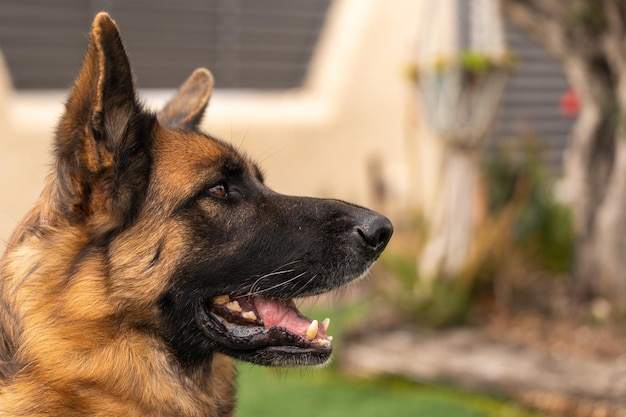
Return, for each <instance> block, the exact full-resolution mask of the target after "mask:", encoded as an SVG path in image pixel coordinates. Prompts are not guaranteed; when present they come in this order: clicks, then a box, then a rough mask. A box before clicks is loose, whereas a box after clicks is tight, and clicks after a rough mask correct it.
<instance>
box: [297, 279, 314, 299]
mask: <svg viewBox="0 0 626 417" xmlns="http://www.w3.org/2000/svg"><path fill="white" fill-rule="evenodd" d="M317 275H318V274H315V275H313V276H312V277H311V279H310V280H308V281H307V282H305V283H304V285H302V287H300V289H299V290H298V291H296V293H295V294H294V298H296V297H297V296H299V295H300V294H302V293H303V292H304V290H306V287H308V286H309V284H310V283H312V282H313V280H315V278H317Z"/></svg>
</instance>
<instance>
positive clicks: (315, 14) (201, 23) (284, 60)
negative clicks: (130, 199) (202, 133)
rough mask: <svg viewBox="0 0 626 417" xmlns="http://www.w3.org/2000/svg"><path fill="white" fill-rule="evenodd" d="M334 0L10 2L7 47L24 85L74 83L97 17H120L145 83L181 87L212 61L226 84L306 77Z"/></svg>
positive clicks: (2, 21)
mask: <svg viewBox="0 0 626 417" xmlns="http://www.w3.org/2000/svg"><path fill="white" fill-rule="evenodd" d="M329 2H330V0H298V1H292V0H263V1H259V0H178V1H175V2H174V1H169V0H91V1H85V0H56V1H54V2H51V1H48V0H28V1H23V0H2V3H1V4H0V49H1V50H2V52H3V53H4V55H5V59H6V61H7V64H8V66H9V69H10V71H11V75H12V77H13V82H14V84H15V86H16V87H17V88H18V89H42V88H43V89H47V88H66V87H68V86H70V85H71V83H72V81H73V79H74V76H75V75H76V73H77V71H78V67H79V65H80V62H81V59H82V55H83V53H84V48H85V46H86V42H87V35H88V32H89V29H90V24H91V19H92V18H93V16H94V15H95V13H97V12H98V11H100V10H105V11H108V12H109V13H110V14H111V15H112V17H113V18H114V19H115V21H116V22H117V23H118V25H119V27H120V30H121V32H122V38H123V39H124V43H125V45H126V49H127V51H128V53H129V55H130V58H131V61H132V65H133V69H134V72H135V75H136V78H137V83H138V86H139V87H143V88H171V87H176V86H178V85H179V84H180V82H181V81H182V80H183V79H184V78H185V77H187V76H188V75H189V74H190V73H191V71H192V70H193V69H195V68H197V67H199V66H205V67H208V68H210V69H211V71H213V73H214V75H215V78H216V83H217V86H218V87H220V88H261V89H284V88H291V87H297V86H299V85H300V84H301V83H302V80H303V77H304V75H305V71H306V68H307V65H308V62H309V59H310V57H311V54H312V51H313V48H314V47H315V44H316V42H317V38H318V35H319V33H320V30H321V26H322V24H323V21H324V17H325V15H326V11H327V8H328V5H329Z"/></svg>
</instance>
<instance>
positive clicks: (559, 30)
mask: <svg viewBox="0 0 626 417" xmlns="http://www.w3.org/2000/svg"><path fill="white" fill-rule="evenodd" d="M501 1H502V4H503V6H504V7H503V10H504V11H505V14H506V15H507V16H508V17H509V18H510V19H511V21H513V22H514V23H516V24H517V25H519V26H520V27H521V28H523V29H525V30H526V31H527V32H528V33H530V34H531V35H533V36H534V37H535V38H536V39H537V40H538V41H539V42H540V43H542V44H543V46H544V47H545V48H546V49H547V50H549V51H550V52H552V53H553V54H554V55H555V56H556V57H557V58H558V59H559V60H560V61H561V63H562V65H563V68H564V71H565V74H566V76H567V78H568V81H569V82H570V85H571V86H572V87H573V88H574V90H575V91H576V93H577V94H578V95H579V97H580V99H581V103H582V108H581V111H580V115H579V118H578V120H577V122H576V124H575V126H574V129H573V132H572V137H571V139H570V143H569V148H568V152H567V157H566V161H565V162H566V165H565V175H566V178H565V179H566V182H567V186H568V187H567V188H568V190H569V191H570V194H571V195H570V197H571V202H572V211H573V215H574V227H575V232H576V237H577V242H576V257H575V265H574V271H573V273H574V278H575V288H576V289H577V290H578V294H579V295H584V296H589V297H594V296H598V295H601V296H605V297H608V298H612V299H614V300H616V301H619V302H621V303H626V274H625V273H624V272H625V271H626V132H624V126H622V123H623V122H624V120H626V119H625V118H624V116H625V112H624V110H625V109H626V41H625V40H624V37H625V33H626V5H625V4H624V3H622V1H621V0H603V1H600V0H576V1H572V2H563V1H562V0H501Z"/></svg>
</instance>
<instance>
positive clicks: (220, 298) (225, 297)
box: [213, 295, 230, 305]
mask: <svg viewBox="0 0 626 417" xmlns="http://www.w3.org/2000/svg"><path fill="white" fill-rule="evenodd" d="M229 301H230V296H228V295H219V296H217V297H213V302H214V303H215V304H219V305H223V304H226V303H227V302H229Z"/></svg>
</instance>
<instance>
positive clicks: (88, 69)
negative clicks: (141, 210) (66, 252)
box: [55, 13, 155, 229]
mask: <svg viewBox="0 0 626 417" xmlns="http://www.w3.org/2000/svg"><path fill="white" fill-rule="evenodd" d="M151 117H152V120H150V117H149V116H148V115H147V113H144V112H143V111H142V109H141V107H140V106H139V104H138V102H137V100H136V97H135V89H134V83H133V76H132V72H131V68H130V63H129V61H128V57H127V55H126V51H125V49H124V45H123V44H122V40H121V38H120V34H119V31H118V29H117V26H116V25H115V22H113V20H112V19H111V18H110V17H109V15H108V14H106V13H99V14H98V15H97V16H96V17H95V19H94V21H93V26H92V30H91V35H90V38H89V45H88V47H87V53H86V54H85V58H84V60H83V64H82V67H81V70H80V73H79V75H78V78H77V79H76V82H75V83H74V87H73V89H72V91H71V93H70V95H69V98H68V100H67V103H66V106H65V112H64V114H63V116H62V117H61V121H60V123H59V127H58V130H57V135H56V156H57V167H56V168H57V169H56V181H55V184H56V201H55V206H57V207H58V208H59V209H60V210H61V212H62V213H63V214H64V215H65V217H66V218H69V219H70V220H71V221H72V222H82V221H85V220H87V219H92V221H93V222H97V223H98V224H100V225H102V229H107V228H110V227H117V226H118V221H119V219H127V218H132V210H137V207H138V202H139V201H141V198H142V197H143V192H144V189H145V178H146V176H147V175H148V174H147V173H148V169H149V156H148V151H147V147H148V144H147V143H146V142H147V141H148V140H149V139H148V138H149V134H148V133H146V132H150V131H151V123H153V122H155V120H154V116H151ZM94 216H97V218H94Z"/></svg>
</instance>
